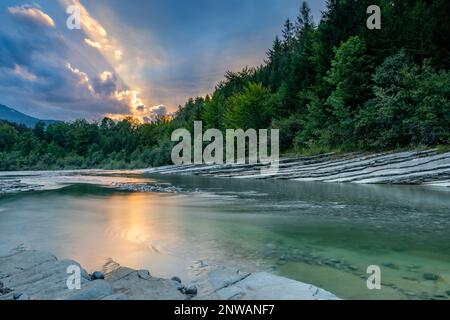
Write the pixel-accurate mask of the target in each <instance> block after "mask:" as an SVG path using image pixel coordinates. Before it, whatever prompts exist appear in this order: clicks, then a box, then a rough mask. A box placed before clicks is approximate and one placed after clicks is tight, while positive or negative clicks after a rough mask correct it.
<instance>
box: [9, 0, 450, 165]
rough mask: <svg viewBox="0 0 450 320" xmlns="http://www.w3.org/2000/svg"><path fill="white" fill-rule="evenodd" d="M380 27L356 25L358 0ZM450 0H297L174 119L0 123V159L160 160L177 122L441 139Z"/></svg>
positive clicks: (354, 138)
mask: <svg viewBox="0 0 450 320" xmlns="http://www.w3.org/2000/svg"><path fill="white" fill-rule="evenodd" d="M373 4H377V5H379V6H380V7H381V10H382V27H381V30H369V29H368V28H367V27H366V20H367V18H368V15H367V14H366V9H367V7H368V6H370V5H373ZM449 16H450V2H449V1H447V0H401V1H393V0H379V1H374V0H328V1H327V4H326V9H325V10H324V12H323V13H322V17H321V20H320V22H319V23H318V24H317V25H316V24H315V23H314V19H313V17H312V16H311V11H310V8H309V6H308V4H307V3H306V2H304V3H303V4H302V5H301V7H300V10H299V13H298V16H297V18H296V19H295V21H292V20H290V19H288V20H286V22H285V23H284V26H283V29H282V32H281V35H280V36H277V37H276V38H275V40H274V42H273V45H272V47H271V48H270V49H269V50H268V52H267V58H266V60H265V62H264V63H263V64H262V65H260V66H258V67H256V68H249V67H246V68H244V69H243V70H241V71H238V72H232V71H229V72H227V73H226V74H225V79H224V80H223V81H221V82H220V83H219V84H217V86H216V88H215V90H214V92H213V93H212V94H211V95H208V96H206V97H196V98H192V99H189V100H188V101H187V102H186V104H185V105H184V106H180V107H179V109H178V111H177V112H176V113H175V114H174V116H173V119H168V118H166V117H161V118H159V119H158V120H157V121H155V122H154V123H149V124H140V123H138V122H137V121H136V120H134V119H132V118H127V119H125V120H122V121H119V122H117V121H112V120H111V119H108V118H105V119H103V120H102V121H100V122H95V123H89V122H87V121H85V120H77V121H75V122H73V123H56V124H52V125H50V126H48V127H45V126H44V125H43V124H42V123H40V124H38V125H36V127H35V128H34V129H28V128H25V127H24V126H20V125H17V124H11V123H6V122H2V123H0V168H1V169H2V170H16V169H47V168H54V169H59V168H93V167H101V168H138V167H148V166H150V165H152V166H157V165H163V164H169V163H170V153H171V149H172V147H173V144H174V142H171V140H170V138H171V133H172V132H173V130H175V129H177V128H187V129H189V130H193V124H194V121H202V122H203V126H204V128H205V129H208V128H217V129H221V130H225V129H226V128H242V129H248V128H254V129H266V128H277V129H280V144H281V146H280V147H281V150H282V151H283V152H295V153H318V152H326V151H331V150H337V151H353V150H367V151H380V150H390V149H398V148H413V147H419V146H437V145H449V144H450V71H449V67H450V42H449V41H448V38H449V36H450V24H449V23H448V17H449Z"/></svg>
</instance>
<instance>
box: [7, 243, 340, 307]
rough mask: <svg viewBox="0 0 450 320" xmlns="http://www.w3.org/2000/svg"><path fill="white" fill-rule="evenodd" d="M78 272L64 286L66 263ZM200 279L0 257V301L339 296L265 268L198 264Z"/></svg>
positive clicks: (19, 254) (44, 257)
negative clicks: (76, 283)
mask: <svg viewBox="0 0 450 320" xmlns="http://www.w3.org/2000/svg"><path fill="white" fill-rule="evenodd" d="M73 266H75V267H78V268H80V269H79V270H81V273H80V275H81V279H80V282H81V287H80V289H79V290H76V289H75V290H69V289H68V286H67V281H68V277H69V276H70V275H71V274H69V273H67V270H68V269H67V268H68V267H73ZM200 270H201V272H202V273H203V274H204V277H203V278H202V280H201V281H200V280H199V281H196V282H194V283H190V284H182V282H181V280H180V278H178V277H176V276H174V277H173V278H172V279H162V278H157V277H153V276H152V275H151V272H150V271H148V270H134V269H131V268H127V267H123V266H120V265H119V264H117V263H115V262H114V261H112V260H110V261H109V262H108V263H107V264H105V266H104V268H103V270H102V271H95V272H92V274H89V273H88V272H87V271H86V270H85V269H83V268H82V266H81V265H80V264H79V263H78V262H76V261H74V260H58V259H57V258H56V257H55V256H54V255H52V254H50V253H46V252H42V251H35V250H25V249H22V248H18V249H14V250H13V251H11V253H10V254H9V255H6V256H0V300H191V299H195V300H339V298H338V297H336V296H335V295H334V294H332V293H330V292H327V291H325V290H323V289H320V288H318V287H316V286H313V285H310V284H306V283H303V282H299V281H295V280H291V279H288V278H284V277H280V276H277V275H274V274H271V273H267V272H256V273H248V272H243V271H240V270H238V269H234V268H228V267H224V266H215V267H210V266H208V265H206V264H203V263H202V265H201V266H200Z"/></svg>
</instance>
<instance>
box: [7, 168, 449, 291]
mask: <svg viewBox="0 0 450 320" xmlns="http://www.w3.org/2000/svg"><path fill="white" fill-rule="evenodd" d="M19 180H20V181H21V183H25V184H30V185H34V186H35V187H33V188H31V189H33V190H34V191H33V190H32V191H26V192H14V193H3V194H0V255H3V254H6V253H8V252H9V251H10V250H11V249H12V248H15V247H17V246H24V247H26V248H29V249H37V250H45V251H49V252H52V253H54V254H55V255H56V256H58V257H59V258H71V259H74V260H77V261H79V262H80V263H81V264H82V265H83V266H84V267H85V268H86V269H88V271H94V270H99V269H101V268H102V266H103V265H104V264H105V263H106V262H107V261H108V260H109V259H113V260H114V261H116V262H118V263H120V264H122V265H125V266H129V267H132V268H136V269H142V268H145V269H149V270H150V272H151V273H152V274H153V275H155V276H160V277H167V278H170V277H172V276H175V275H176V276H180V277H181V278H182V279H183V281H191V280H195V277H196V276H197V275H198V274H197V268H196V267H195V266H196V265H197V264H199V263H203V264H208V265H225V266H233V267H238V268H240V269H241V270H245V271H269V272H272V273H275V274H279V275H282V276H285V277H288V278H292V279H296V280H299V281H303V282H307V283H311V284H314V285H317V286H319V287H322V288H324V289H325V290H328V291H330V292H333V293H334V294H336V295H337V296H339V297H340V298H344V299H446V298H448V295H450V292H449V290H450V232H449V230H450V190H449V189H448V188H447V189H446V188H430V187H420V186H389V185H354V184H325V183H317V182H312V183H300V182H294V181H255V180H241V179H221V178H207V177H195V176H158V175H148V174H145V173H142V172H127V171H105V172H103V171H86V172H59V173H55V172H53V173H50V172H29V173H20V172H17V173H0V184H2V185H3V187H4V186H5V185H6V186H8V184H10V183H13V182H14V181H15V182H16V183H17V182H18V181H19ZM118 182H119V183H122V184H125V185H127V186H133V185H136V184H138V185H141V184H151V185H157V186H158V187H159V188H160V189H161V190H162V191H164V188H165V187H166V186H170V185H171V186H176V187H177V188H180V192H132V191H127V190H121V189H118V188H117V187H118V186H117V185H115V183H118ZM121 186H122V185H121ZM161 190H160V191H161ZM167 190H169V191H172V189H167ZM200 261H201V262H200ZM371 265H377V266H379V267H380V268H381V283H382V289H381V290H369V289H368V288H367V285H366V280H367V278H368V276H369V275H368V274H367V273H366V271H367V267H368V266H371Z"/></svg>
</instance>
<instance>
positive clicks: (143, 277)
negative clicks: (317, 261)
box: [137, 270, 152, 280]
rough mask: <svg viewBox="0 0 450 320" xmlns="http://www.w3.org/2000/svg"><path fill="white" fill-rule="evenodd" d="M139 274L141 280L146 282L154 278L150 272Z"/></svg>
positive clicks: (145, 271) (139, 272)
mask: <svg viewBox="0 0 450 320" xmlns="http://www.w3.org/2000/svg"><path fill="white" fill-rule="evenodd" d="M137 273H138V276H139V278H141V279H144V280H148V279H150V278H151V277H152V276H151V275H150V271H148V270H139V271H138V272H137Z"/></svg>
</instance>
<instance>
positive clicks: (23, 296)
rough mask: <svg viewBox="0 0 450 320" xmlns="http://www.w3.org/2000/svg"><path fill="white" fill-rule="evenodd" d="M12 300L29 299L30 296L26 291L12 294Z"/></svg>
mask: <svg viewBox="0 0 450 320" xmlns="http://www.w3.org/2000/svg"><path fill="white" fill-rule="evenodd" d="M14 300H30V297H29V296H28V295H27V294H26V293H22V292H21V293H16V294H14Z"/></svg>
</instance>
